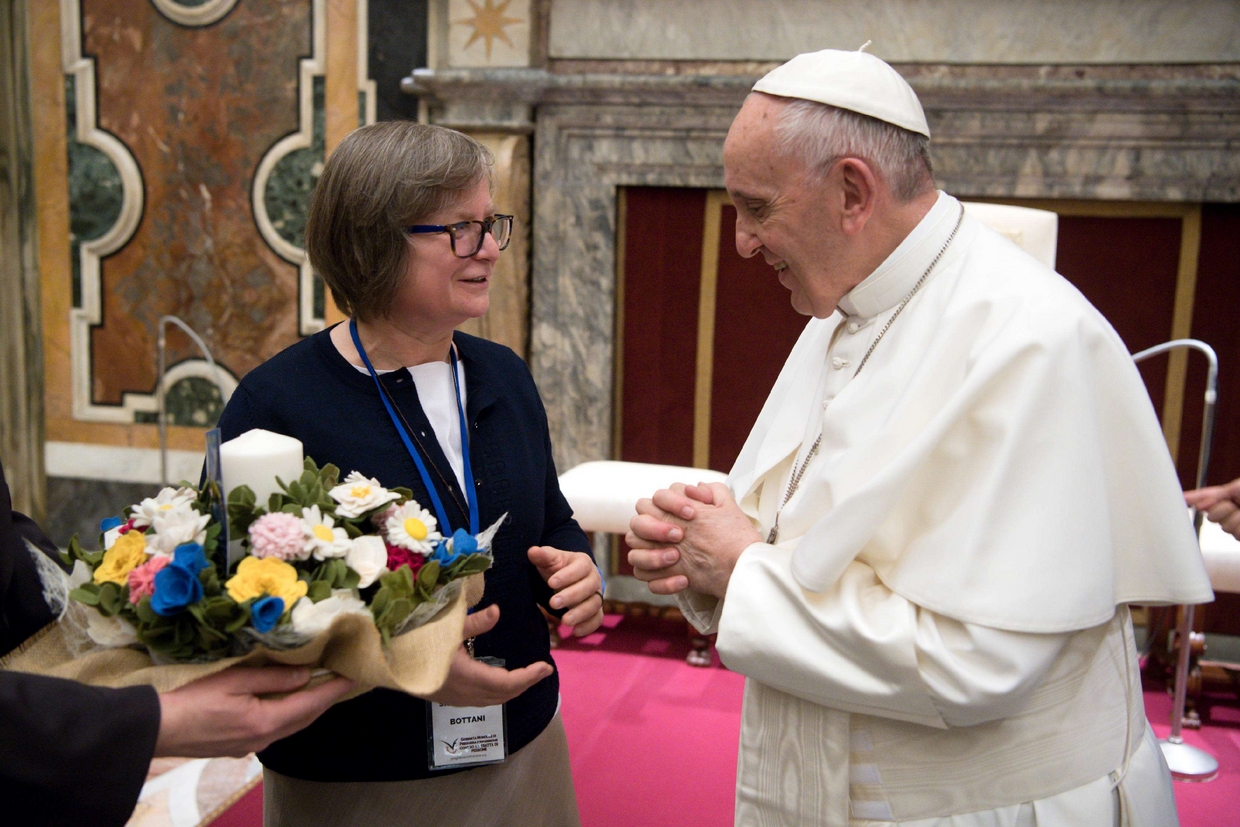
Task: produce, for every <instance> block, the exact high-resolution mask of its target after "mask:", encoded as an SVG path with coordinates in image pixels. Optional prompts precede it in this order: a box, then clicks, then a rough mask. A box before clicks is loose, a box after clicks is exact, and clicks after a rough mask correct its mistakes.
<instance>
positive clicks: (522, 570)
mask: <svg viewBox="0 0 1240 827" xmlns="http://www.w3.org/2000/svg"><path fill="white" fill-rule="evenodd" d="M329 332H330V331H329V330H324V331H323V332H321V333H317V334H315V335H314V336H311V337H309V338H307V339H303V340H302V341H300V342H298V343H297V344H295V345H293V346H291V347H289V348H288V349H286V350H284V351H283V352H281V353H279V354H278V355H276V356H275V357H273V358H272V359H270V360H269V361H267V362H265V363H264V364H262V365H260V366H259V367H257V368H255V369H254V370H253V371H251V372H250V373H248V374H247V375H246V376H245V378H244V379H243V380H242V381H241V384H240V385H239V386H238V388H237V390H236V392H235V393H234V394H233V396H232V398H231V399H230V400H229V402H228V405H227V407H226V408H225V409H224V413H223V415H222V416H221V417H220V429H221V430H222V431H223V438H224V439H225V440H228V439H232V438H234V437H236V436H239V435H240V434H242V433H244V432H245V431H248V430H250V429H251V428H265V429H266V430H269V431H275V432H277V433H282V434H288V435H289V436H293V437H296V438H297V439H300V440H301V441H302V444H303V445H304V446H305V451H306V456H308V457H311V458H313V459H314V461H315V462H317V463H318V464H319V465H320V466H321V465H323V464H324V463H328V462H330V463H333V464H335V465H336V466H337V467H338V468H340V471H341V475H342V476H343V475H345V474H347V473H349V472H350V471H361V472H362V473H363V474H365V475H366V476H368V477H374V478H376V479H378V480H379V482H380V483H381V484H382V485H384V486H386V487H395V486H403V487H406V488H409V489H411V490H412V491H413V496H414V499H416V500H417V501H418V502H419V503H421V504H422V505H423V507H426V508H429V507H430V498H429V497H427V495H426V489H425V487H424V486H423V484H422V480H421V478H420V477H419V475H418V471H417V467H416V466H415V465H414V463H413V460H412V459H411V458H410V457H409V454H408V452H407V451H406V450H405V447H404V445H403V443H402V442H401V441H400V437H399V436H398V435H397V433H396V429H395V427H394V426H393V425H392V421H391V420H390V419H389V418H388V415H387V412H386V411H385V410H384V407H383V403H382V401H381V399H380V397H379V391H378V389H377V388H376V387H375V385H374V380H373V379H372V378H371V377H370V376H369V375H367V374H364V373H361V372H360V371H358V370H357V369H356V368H354V367H353V366H352V365H351V364H349V362H348V361H347V360H346V359H345V358H344V357H343V356H341V355H340V353H339V351H337V350H336V348H335V346H334V345H333V344H332V342H331V339H330V338H329ZM454 341H455V342H456V346H457V352H458V353H459V354H460V358H461V361H462V363H463V364H464V366H465V383H466V391H467V393H466V396H467V399H466V419H467V423H468V430H469V456H470V462H471V463H472V464H473V472H474V484H475V486H476V488H477V491H478V508H479V519H480V528H486V527H487V526H489V525H490V524H491V523H492V522H494V521H495V520H496V519H498V518H499V516H500V515H501V514H503V513H504V512H507V513H508V521H507V522H506V523H505V524H504V525H503V527H502V528H500V530H499V533H498V534H497V535H496V536H495V541H494V545H493V552H494V554H495V563H494V565H493V566H492V568H491V569H490V570H489V571H487V572H486V592H485V595H484V596H483V598H482V602H481V603H480V604H479V608H482V607H485V606H488V605H490V604H492V603H495V604H498V605H499V608H500V618H499V623H498V624H497V625H496V626H495V628H494V629H493V630H491V631H490V632H488V633H487V634H485V635H482V636H480V637H479V638H478V640H477V643H476V646H475V650H476V652H477V654H478V655H479V656H482V655H491V656H494V657H498V658H503V659H504V660H505V661H506V663H507V665H508V668H519V667H522V666H527V665H529V664H531V663H534V662H535V661H540V660H541V661H547V662H549V663H553V661H552V660H551V649H550V642H549V638H548V634H547V624H546V622H545V620H544V619H543V616H542V614H541V613H540V612H539V611H538V604H542V605H543V606H544V607H547V606H548V601H549V600H550V598H551V594H552V592H551V590H550V589H549V588H548V587H547V585H546V583H545V582H544V581H543V579H542V577H541V576H540V575H539V573H538V570H537V569H536V568H535V567H534V566H533V565H532V564H530V562H529V559H528V558H527V556H526V552H527V551H528V550H529V548H530V546H535V545H548V546H554V547H556V548H561V549H566V550H569V551H584V552H587V553H588V552H589V551H590V544H589V541H588V540H587V538H586V535H585V533H584V532H582V530H581V528H580V527H579V526H578V525H577V523H576V521H574V520H573V515H572V509H571V508H569V505H568V502H567V501H566V500H565V499H564V495H563V494H561V493H560V486H559V481H558V479H557V476H556V471H555V463H554V461H553V460H552V458H551V439H550V436H549V434H548V431H547V415H546V412H545V411H544V410H543V406H542V401H541V400H540V399H539V397H538V390H537V388H535V386H534V380H533V378H532V377H531V376H530V373H529V370H528V368H526V366H525V363H524V362H522V361H521V359H520V358H518V357H517V355H516V354H515V353H513V352H512V351H511V350H509V349H508V348H506V347H503V346H502V345H497V344H494V343H492V342H488V341H486V340H484V339H479V338H476V337H474V336H469V335H467V334H464V333H459V332H458V333H456V334H455V336H454ZM381 381H382V382H383V384H384V387H385V388H386V389H387V390H388V391H389V393H390V395H391V398H392V399H393V400H394V402H395V404H396V405H397V407H398V408H399V409H400V411H401V412H402V413H403V414H404V416H405V419H406V420H407V421H408V422H409V424H410V426H411V427H412V428H414V429H415V430H416V431H418V432H419V436H422V435H425V437H426V438H424V439H422V440H421V442H422V444H423V445H424V446H426V449H427V450H428V451H429V452H430V454H431V456H430V457H429V459H430V461H431V463H433V464H434V466H435V468H431V469H429V470H430V473H431V476H432V478H433V479H435V480H436V485H437V487H438V488H439V494H440V498H441V499H442V501H443V504H444V508H445V510H446V511H447V514H448V519H449V520H450V521H451V523H452V528H454V529H455V528H458V527H465V528H468V515H467V514H466V513H465V512H464V511H463V510H462V509H461V508H460V506H459V505H458V501H459V502H460V503H463V502H464V501H465V498H464V497H463V496H462V495H461V492H460V490H459V489H460V486H459V485H458V483H457V480H456V477H455V475H454V474H453V472H452V470H451V466H450V465H449V464H448V461H447V459H446V457H444V455H443V452H442V451H441V450H440V448H439V441H438V440H437V439H436V438H435V435H434V432H433V431H432V429H431V426H430V424H429V422H428V421H427V419H426V415H425V414H424V413H423V411H422V407H421V405H420V404H419V403H418V395H417V390H416V387H415V385H414V383H413V379H412V377H410V375H409V372H408V371H404V370H401V371H394V372H392V373H388V374H385V375H383V376H382V377H381ZM436 469H438V472H437V471H436ZM444 481H446V484H444ZM441 530H442V527H441ZM558 697H559V675H558V673H553V674H552V675H551V676H550V677H548V678H546V679H544V680H543V681H541V682H539V683H538V684H537V685H535V686H533V687H531V688H530V689H529V690H527V691H526V692H525V693H524V694H522V695H521V696H519V697H517V698H514V699H513V700H511V701H509V703H508V748H509V752H510V753H511V752H515V751H517V750H519V749H520V748H521V747H523V746H525V745H526V744H528V743H529V742H530V741H532V740H533V739H534V738H535V737H536V736H537V735H538V734H539V733H541V732H542V731H543V729H544V728H545V727H546V726H547V724H548V723H549V722H550V721H551V718H552V716H554V714H555V710H556V704H557V700H558ZM259 758H260V759H261V760H262V762H263V764H264V765H265V766H267V767H269V768H271V769H273V770H275V771H276V772H278V773H281V774H283V775H288V776H291V777H293V778H303V779H307V780H313V781H401V780H409V779H416V778H426V777H430V776H432V775H438V774H441V773H430V772H429V771H428V770H427V747H426V703H425V702H424V701H422V700H419V699H417V698H413V697H411V696H409V695H405V694H403V693H400V692H395V691H392V690H387V689H376V690H374V691H372V692H369V693H367V694H365V695H362V696H360V697H358V698H355V699H353V700H350V701H346V702H344V703H340V704H337V705H336V706H334V707H332V708H331V709H330V710H328V711H327V712H326V713H325V714H324V715H323V716H322V717H321V718H319V719H318V720H317V721H315V723H313V724H312V725H310V726H309V727H308V728H306V729H304V730H302V731H301V732H299V733H297V734H295V735H292V736H290V737H288V738H285V739H283V740H281V741H277V742H276V743H274V744H272V745H271V746H270V747H268V748H267V749H266V750H264V751H263V752H261V753H259Z"/></svg>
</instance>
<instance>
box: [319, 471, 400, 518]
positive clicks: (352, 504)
mask: <svg viewBox="0 0 1240 827" xmlns="http://www.w3.org/2000/svg"><path fill="white" fill-rule="evenodd" d="M327 493H328V495H329V496H330V497H331V498H332V499H333V500H335V501H336V502H338V503H340V507H339V508H337V509H336V513H337V514H338V515H340V516H341V517H345V518H347V519H353V518H354V517H360V516H362V515H363V514H365V513H366V512H367V511H374V510H375V509H376V508H380V507H382V506H384V505H386V504H387V503H390V502H392V501H393V500H398V499H400V494H397V493H396V492H394V491H388V490H387V489H386V488H384V487H383V486H382V485H380V484H379V481H378V480H375V479H371V478H370V477H366V476H363V475H362V473H361V472H360V471H354V472H353V473H351V474H349V476H347V477H345V478H344V482H342V483H341V484H340V485H337V486H336V487H335V488H333V489H332V490H331V491H328V492H327Z"/></svg>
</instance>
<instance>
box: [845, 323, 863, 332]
mask: <svg viewBox="0 0 1240 827" xmlns="http://www.w3.org/2000/svg"><path fill="white" fill-rule="evenodd" d="M860 329H861V322H849V323H848V332H849V333H856V332H857V331H858V330H860Z"/></svg>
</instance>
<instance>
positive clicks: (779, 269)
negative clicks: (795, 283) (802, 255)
mask: <svg viewBox="0 0 1240 827" xmlns="http://www.w3.org/2000/svg"><path fill="white" fill-rule="evenodd" d="M771 266H772V267H774V268H775V272H776V273H782V272H783V271H785V270H787V269H788V262H786V261H781V262H779V263H778V264H772V265H771Z"/></svg>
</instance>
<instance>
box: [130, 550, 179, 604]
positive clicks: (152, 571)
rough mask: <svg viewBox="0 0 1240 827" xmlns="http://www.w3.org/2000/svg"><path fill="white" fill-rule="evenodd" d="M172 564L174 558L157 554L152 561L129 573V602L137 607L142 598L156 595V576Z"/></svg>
mask: <svg viewBox="0 0 1240 827" xmlns="http://www.w3.org/2000/svg"><path fill="white" fill-rule="evenodd" d="M171 562H172V558H171V557H169V556H167V555H164V554H156V555H155V556H154V557H152V558H151V559H150V560H147V561H146V562H145V563H143V564H142V565H140V566H138V567H137V568H135V569H131V570H130V572H129V602H130V603H133V604H134V605H137V604H138V603H139V602H140V601H141V600H142V598H144V597H150V596H151V595H152V594H154V593H155V575H156V574H159V570H160V569H162V568H163V567H164V566H166V565H168V564H169V563H171Z"/></svg>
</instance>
